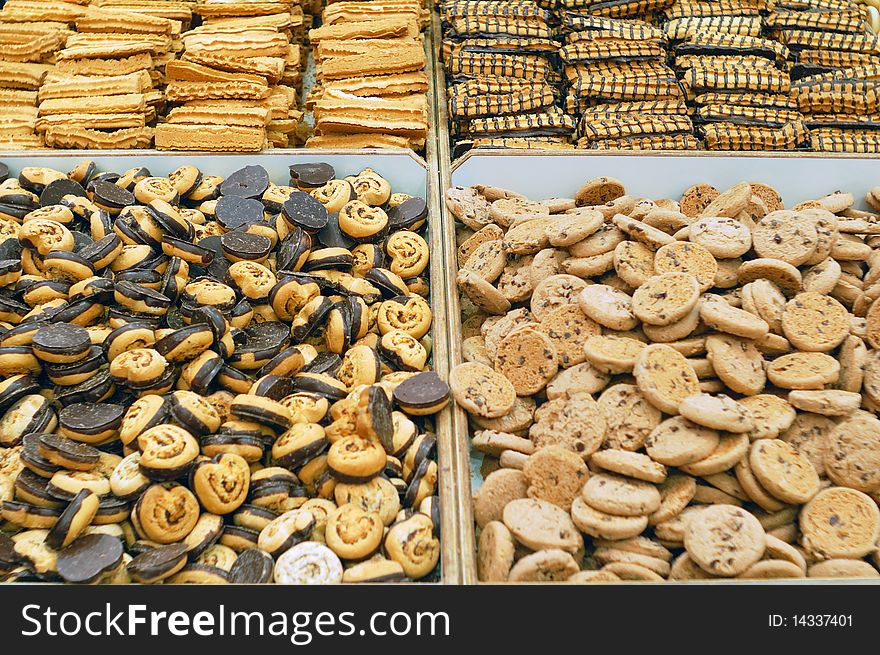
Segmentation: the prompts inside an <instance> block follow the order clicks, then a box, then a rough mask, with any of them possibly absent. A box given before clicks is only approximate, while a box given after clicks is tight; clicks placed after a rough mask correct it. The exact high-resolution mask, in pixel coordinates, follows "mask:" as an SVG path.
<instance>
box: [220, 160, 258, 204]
mask: <svg viewBox="0 0 880 655" xmlns="http://www.w3.org/2000/svg"><path fill="white" fill-rule="evenodd" d="M268 187H269V174H268V173H267V172H266V169H265V168H263V167H262V166H245V167H244V168H242V169H239V170H237V171H235V172H234V173H232V174H231V175H229V176H228V177H227V178H226V179H225V180H223V182H222V183H221V184H220V193H221V194H222V195H224V196H240V197H242V198H259V197H260V196H262V195H263V193H264V192H265V191H266V189H267V188H268Z"/></svg>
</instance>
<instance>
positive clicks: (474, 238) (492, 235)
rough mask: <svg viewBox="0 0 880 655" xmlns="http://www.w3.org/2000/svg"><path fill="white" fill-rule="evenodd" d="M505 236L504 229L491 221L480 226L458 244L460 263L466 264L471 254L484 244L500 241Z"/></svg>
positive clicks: (460, 264)
mask: <svg viewBox="0 0 880 655" xmlns="http://www.w3.org/2000/svg"><path fill="white" fill-rule="evenodd" d="M503 238H504V230H502V229H501V228H500V227H498V226H497V225H495V224H494V223H491V224H489V225H486V226H485V227H482V228H480V229H479V230H477V231H476V232H474V233H473V234H472V235H471V236H470V237H468V238H467V239H466V240H465V241H464V242H463V243H462V244H461V245H460V246H458V251H457V253H458V265H459V266H464V265H465V264H466V263H467V261H468V259H470V257H471V255H472V254H473V253H474V252H475V251H476V250H477V249H478V248H479V247H480V246H482V245H484V244H487V243H492V242H499V243H500V241H501V240H502V239H503Z"/></svg>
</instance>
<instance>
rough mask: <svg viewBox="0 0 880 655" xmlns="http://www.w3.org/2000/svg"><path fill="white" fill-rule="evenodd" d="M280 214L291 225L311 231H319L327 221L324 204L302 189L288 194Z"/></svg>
mask: <svg viewBox="0 0 880 655" xmlns="http://www.w3.org/2000/svg"><path fill="white" fill-rule="evenodd" d="M281 215H282V216H283V217H284V218H285V220H286V221H287V222H288V223H289V224H290V225H291V226H292V227H293V226H295V227H299V228H301V229H302V230H305V231H306V232H311V233H317V232H320V231H321V230H322V229H323V228H324V227H325V226H326V225H327V222H328V221H329V217H328V214H327V209H326V208H325V207H324V205H322V204H321V203H320V202H318V201H317V200H315V199H314V198H313V197H312V196H310V195H309V194H308V193H304V192H302V191H298V192H294V193H292V194H290V198H288V199H287V200H286V201H285V202H284V205H283V207H282V210H281Z"/></svg>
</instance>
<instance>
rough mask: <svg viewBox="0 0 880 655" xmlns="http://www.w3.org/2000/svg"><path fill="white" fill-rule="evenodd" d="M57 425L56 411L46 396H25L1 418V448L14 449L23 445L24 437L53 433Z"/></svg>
mask: <svg viewBox="0 0 880 655" xmlns="http://www.w3.org/2000/svg"><path fill="white" fill-rule="evenodd" d="M56 425H58V421H57V418H56V416H55V410H54V409H53V408H52V405H51V404H50V403H49V401H48V400H47V399H46V398H45V397H44V396H41V395H39V394H31V395H27V396H23V397H21V398H20V399H19V400H17V401H15V402H14V403H13V404H12V405H11V406H10V407H9V409H7V410H6V411H5V412H4V414H3V416H2V417H0V446H2V447H5V448H12V447H14V446H17V445H18V444H19V443H21V440H22V438H23V437H24V435H26V434H32V433H40V432H45V431H49V432H51V431H52V430H54V429H55V426H56Z"/></svg>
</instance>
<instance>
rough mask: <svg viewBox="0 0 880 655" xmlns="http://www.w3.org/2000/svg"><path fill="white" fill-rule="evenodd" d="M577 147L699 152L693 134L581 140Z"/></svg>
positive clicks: (698, 145) (698, 144) (698, 142)
mask: <svg viewBox="0 0 880 655" xmlns="http://www.w3.org/2000/svg"><path fill="white" fill-rule="evenodd" d="M577 146H578V148H589V149H593V150H699V149H700V141H699V140H698V139H697V138H696V137H695V136H694V135H693V134H657V135H652V136H633V137H627V138H624V139H600V140H598V141H592V140H589V139H582V140H579V141H578V143H577Z"/></svg>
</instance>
